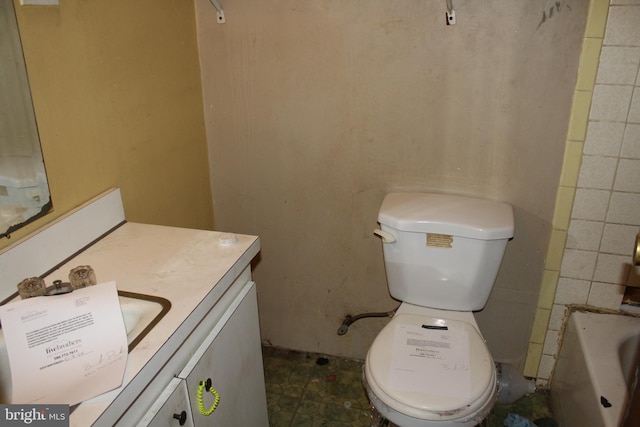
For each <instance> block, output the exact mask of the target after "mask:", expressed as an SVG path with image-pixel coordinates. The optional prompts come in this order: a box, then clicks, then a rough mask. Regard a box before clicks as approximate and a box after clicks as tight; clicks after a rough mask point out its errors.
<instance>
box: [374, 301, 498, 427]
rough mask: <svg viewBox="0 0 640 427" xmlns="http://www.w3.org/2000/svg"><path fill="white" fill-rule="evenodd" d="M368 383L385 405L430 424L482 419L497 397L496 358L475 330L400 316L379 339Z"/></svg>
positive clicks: (449, 321) (442, 321)
mask: <svg viewBox="0 0 640 427" xmlns="http://www.w3.org/2000/svg"><path fill="white" fill-rule="evenodd" d="M416 334H417V335H416ZM415 339H417V340H418V341H415ZM425 342H426V343H427V344H426V346H423V345H422V344H424V343H425ZM416 343H418V344H419V345H418V346H415V344H416ZM447 347H448V348H447ZM405 362H406V363H408V364H409V365H410V366H409V369H408V370H407V369H405V367H403V366H402V363H405ZM365 379H366V382H367V385H368V387H369V388H370V391H371V392H372V393H373V394H375V397H376V398H377V399H379V400H380V401H381V402H382V403H384V405H386V406H388V407H389V408H390V409H392V410H394V411H397V412H399V413H401V414H404V415H406V416H409V417H412V418H416V419H420V420H425V421H445V420H456V421H457V420H461V421H464V420H467V419H474V420H475V419H478V418H480V419H482V417H484V416H485V415H486V412H488V410H490V408H491V407H492V406H493V400H494V399H495V397H496V392H497V386H496V372H495V365H494V363H493V359H492V358H491V354H490V353H489V350H488V349H487V346H486V344H485V342H484V339H483V338H482V337H481V336H480V333H479V332H478V330H477V329H476V328H475V327H474V325H472V324H471V323H469V322H465V321H463V320H454V319H443V318H442V317H433V316H428V315H422V314H412V313H401V312H399V313H397V314H396V315H395V316H394V317H393V319H392V320H391V321H390V322H389V323H388V324H387V325H386V326H385V327H384V328H383V330H382V331H381V332H380V334H378V336H377V337H376V339H375V340H374V342H373V344H372V345H371V348H370V349H369V352H368V354H367V359H366V363H365Z"/></svg>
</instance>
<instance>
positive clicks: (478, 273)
mask: <svg viewBox="0 0 640 427" xmlns="http://www.w3.org/2000/svg"><path fill="white" fill-rule="evenodd" d="M378 222H379V223H380V228H381V229H382V231H383V233H381V234H385V235H386V234H387V233H388V234H390V235H391V236H388V235H387V238H383V253H384V262H385V270H386V273H387V283H388V285H389V292H390V293H391V296H393V297H394V298H396V299H398V300H400V301H404V302H408V303H411V304H415V305H420V306H424V307H432V308H437V309H444V310H456V311H476V310H481V309H482V308H484V306H485V304H486V303H487V299H488V298H489V294H490V293H491V289H492V288H493V284H494V281H495V279H496V276H497V274H498V269H499V268H500V263H501V262H502V256H503V254H504V250H505V247H506V245H507V241H508V240H509V239H510V238H511V237H513V209H512V208H511V206H510V205H508V204H506V203H500V202H494V201H489V200H482V199H476V198H469V197H460V196H450V195H443V194H431V193H390V194H388V195H387V196H386V197H385V199H384V201H383V202H382V206H381V207H380V212H379V215H378ZM390 240H393V241H392V242H390Z"/></svg>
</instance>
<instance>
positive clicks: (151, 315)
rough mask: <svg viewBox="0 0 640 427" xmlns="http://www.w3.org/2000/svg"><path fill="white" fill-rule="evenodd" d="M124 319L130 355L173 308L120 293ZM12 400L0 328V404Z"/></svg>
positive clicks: (152, 299) (145, 297)
mask: <svg viewBox="0 0 640 427" xmlns="http://www.w3.org/2000/svg"><path fill="white" fill-rule="evenodd" d="M118 297H119V299H120V309H121V310H122V318H123V319H124V325H125V328H126V330H127V342H128V344H129V353H131V351H132V350H133V349H134V347H135V346H136V345H137V344H138V343H139V342H140V341H142V339H143V338H144V337H145V336H146V335H147V334H148V333H149V332H150V331H151V330H152V329H153V328H154V326H156V324H157V323H158V322H159V321H160V319H162V318H163V317H164V315H165V314H167V312H168V311H169V309H170V308H171V302H170V301H169V300H167V299H165V298H161V297H156V296H152V295H144V294H137V293H134V292H126V291H118ZM10 399H11V370H10V367H9V355H8V354H7V349H6V347H5V343H4V335H3V334H2V328H0V404H8V403H11V402H10Z"/></svg>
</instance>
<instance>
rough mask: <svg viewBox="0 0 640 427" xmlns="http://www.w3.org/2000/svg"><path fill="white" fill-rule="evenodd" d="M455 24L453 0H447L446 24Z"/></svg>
mask: <svg viewBox="0 0 640 427" xmlns="http://www.w3.org/2000/svg"><path fill="white" fill-rule="evenodd" d="M455 24H456V11H455V10H454V9H453V0H447V25H455Z"/></svg>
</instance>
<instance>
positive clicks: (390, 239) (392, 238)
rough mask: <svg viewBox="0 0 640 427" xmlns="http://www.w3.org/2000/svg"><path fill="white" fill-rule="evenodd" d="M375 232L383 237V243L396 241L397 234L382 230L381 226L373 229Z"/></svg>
mask: <svg viewBox="0 0 640 427" xmlns="http://www.w3.org/2000/svg"><path fill="white" fill-rule="evenodd" d="M373 234H375V235H376V236H380V237H381V238H382V243H393V242H395V241H396V236H394V235H393V234H391V233H389V232H387V231H382V230H380V229H379V228H376V229H375V230H373Z"/></svg>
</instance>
